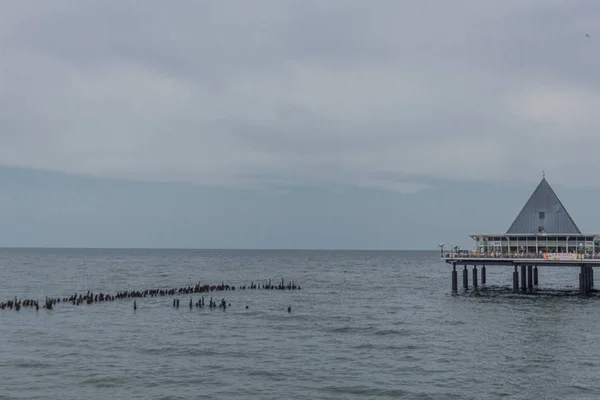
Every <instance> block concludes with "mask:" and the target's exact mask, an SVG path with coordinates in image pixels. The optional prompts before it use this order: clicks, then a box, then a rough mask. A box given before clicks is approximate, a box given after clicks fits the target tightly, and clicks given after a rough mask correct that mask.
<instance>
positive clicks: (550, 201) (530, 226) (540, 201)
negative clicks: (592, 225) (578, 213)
mask: <svg viewBox="0 0 600 400" xmlns="http://www.w3.org/2000/svg"><path fill="white" fill-rule="evenodd" d="M506 233H509V234H510V233H527V234H534V233H575V234H577V233H579V234H580V233H581V231H580V230H579V228H578V227H577V225H576V224H575V222H574V221H573V219H572V218H571V216H570V215H569V213H568V212H567V210H566V209H565V207H564V206H563V204H562V203H561V201H560V200H559V198H558V196H557V195H556V193H554V190H552V187H550V184H549V183H548V181H547V180H546V174H545V173H544V171H542V181H541V182H540V183H539V185H538V186H537V187H536V188H535V190H534V191H533V193H532V194H531V197H529V200H527V203H525V206H523V209H522V210H521V212H520V213H519V215H517V218H516V219H515V220H514V222H513V223H512V225H511V226H510V228H508V231H506Z"/></svg>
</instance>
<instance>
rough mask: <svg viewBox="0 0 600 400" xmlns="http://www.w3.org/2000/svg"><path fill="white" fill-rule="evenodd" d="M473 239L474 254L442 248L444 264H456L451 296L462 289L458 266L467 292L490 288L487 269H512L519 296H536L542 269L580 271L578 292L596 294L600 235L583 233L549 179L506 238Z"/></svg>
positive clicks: (507, 232) (540, 185) (534, 194)
mask: <svg viewBox="0 0 600 400" xmlns="http://www.w3.org/2000/svg"><path fill="white" fill-rule="evenodd" d="M470 237H471V238H472V239H473V240H474V241H475V246H474V249H473V250H471V251H464V250H460V249H459V248H458V247H455V248H452V249H450V252H444V246H443V245H440V253H441V254H440V256H441V258H442V260H443V261H445V262H446V263H448V264H450V265H452V273H451V288H452V292H455V293H456V292H458V290H459V287H458V269H457V267H459V269H462V289H464V290H468V289H469V288H473V289H477V288H478V287H479V285H480V284H481V285H482V286H483V285H486V284H487V282H486V267H488V266H497V267H504V268H506V267H508V268H511V269H513V273H512V290H513V292H515V293H531V292H533V291H535V289H536V288H537V287H538V285H539V277H540V274H541V273H540V269H541V267H547V268H552V267H573V268H579V274H578V278H579V280H578V282H575V283H578V287H579V293H580V294H581V295H589V294H590V293H591V292H593V291H594V267H600V235H598V234H586V233H581V231H580V230H579V228H578V227H577V225H576V224H575V222H574V221H573V219H572V218H571V216H570V215H569V213H568V212H567V210H566V209H565V207H564V206H563V204H562V203H561V201H560V200H559V198H558V196H557V195H556V193H555V192H554V190H553V189H552V187H551V186H550V184H549V183H548V181H547V180H546V177H545V176H543V177H542V181H541V182H540V183H539V185H538V186H537V187H536V189H535V190H534V192H533V193H532V195H531V196H530V198H529V200H528V201H527V202H526V203H525V205H524V206H523V208H522V210H521V211H520V213H519V214H518V215H517V217H516V218H515V220H514V221H513V223H512V225H511V226H510V227H509V229H508V230H507V231H506V232H505V233H502V234H475V235H470ZM469 275H471V277H472V280H471V286H469Z"/></svg>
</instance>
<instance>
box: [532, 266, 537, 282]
mask: <svg viewBox="0 0 600 400" xmlns="http://www.w3.org/2000/svg"><path fill="white" fill-rule="evenodd" d="M533 284H534V285H535V286H537V285H538V267H537V265H536V266H535V267H533Z"/></svg>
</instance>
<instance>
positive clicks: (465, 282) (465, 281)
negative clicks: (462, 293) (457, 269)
mask: <svg viewBox="0 0 600 400" xmlns="http://www.w3.org/2000/svg"><path fill="white" fill-rule="evenodd" d="M468 288H469V271H467V266H466V265H465V269H463V289H465V290H467V289H468Z"/></svg>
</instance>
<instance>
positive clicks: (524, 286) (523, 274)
mask: <svg viewBox="0 0 600 400" xmlns="http://www.w3.org/2000/svg"><path fill="white" fill-rule="evenodd" d="M521 290H523V291H525V290H527V268H526V266H525V265H521Z"/></svg>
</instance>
